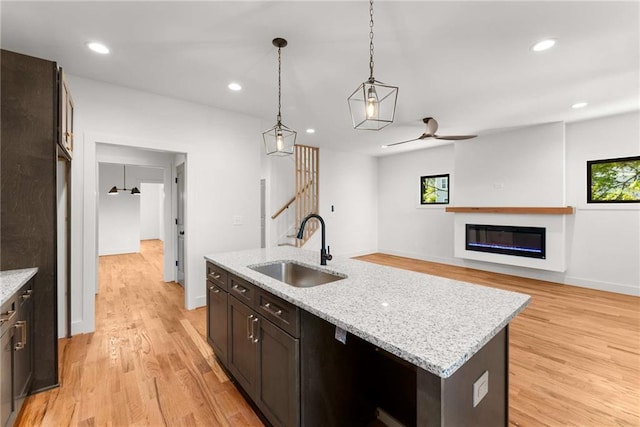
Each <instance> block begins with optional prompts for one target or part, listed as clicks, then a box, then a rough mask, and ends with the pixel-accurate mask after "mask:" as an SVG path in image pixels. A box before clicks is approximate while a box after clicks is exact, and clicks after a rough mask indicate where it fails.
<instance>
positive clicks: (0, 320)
mask: <svg viewBox="0 0 640 427" xmlns="http://www.w3.org/2000/svg"><path fill="white" fill-rule="evenodd" d="M15 315H16V311H15V310H8V311H7V312H6V313H5V314H3V315H2V316H0V325H2V324H3V323H4V322H8V321H9V320H11V319H13V316H15Z"/></svg>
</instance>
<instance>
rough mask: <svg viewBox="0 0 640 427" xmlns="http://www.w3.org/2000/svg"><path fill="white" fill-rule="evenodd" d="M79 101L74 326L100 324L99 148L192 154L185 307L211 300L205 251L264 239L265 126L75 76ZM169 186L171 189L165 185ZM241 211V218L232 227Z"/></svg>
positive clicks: (75, 165) (71, 81)
mask: <svg viewBox="0 0 640 427" xmlns="http://www.w3.org/2000/svg"><path fill="white" fill-rule="evenodd" d="M68 80H69V85H70V88H71V91H72V93H73V97H74V101H75V104H76V105H75V107H76V109H75V112H76V115H75V132H74V133H75V134H76V138H77V139H76V146H75V150H74V161H73V172H74V173H73V177H74V178H73V188H74V200H73V214H72V215H73V230H72V235H73V247H72V258H73V260H74V262H73V265H74V268H73V286H74V290H73V297H72V298H73V301H74V303H73V324H74V327H73V332H74V333H79V332H89V331H92V330H93V329H94V324H95V323H94V320H95V319H94V316H95V311H94V310H95V307H94V305H93V304H94V289H93V287H94V284H95V283H96V277H97V276H96V271H97V268H96V254H97V245H96V242H97V240H96V233H95V230H96V216H95V211H96V204H97V203H96V202H97V200H96V194H95V192H96V187H95V185H96V175H97V173H96V172H97V169H96V146H97V144H99V143H103V144H117V145H124V146H129V147H142V148H147V149H155V150H163V151H172V152H182V153H185V154H186V159H187V171H186V175H187V176H186V179H185V186H186V193H187V197H186V227H185V242H186V243H185V245H186V248H185V252H186V254H185V256H186V258H187V271H186V272H185V276H186V282H187V284H186V287H185V306H186V307H187V308H188V309H192V308H195V307H198V306H202V305H204V304H205V301H206V300H205V263H204V260H203V256H204V255H205V254H207V253H211V252H217V251H228V250H239V249H246V248H256V247H259V245H260V222H259V201H260V199H259V188H260V186H259V181H260V173H261V158H260V156H261V155H262V149H263V147H262V142H261V132H262V130H263V129H262V128H263V127H264V124H263V123H261V122H260V120H258V119H255V118H251V117H248V116H246V115H243V114H237V113H231V112H226V111H222V110H218V109H214V108H208V107H205V106H202V105H197V104H193V103H189V102H185V101H180V100H176V99H171V98H167V97H163V96H158V95H154V94H150V93H146V92H141V91H136V90H132V89H127V88H123V87H119V86H114V85H110V84H105V83H101V82H96V81H92V80H87V79H84V78H79V77H76V76H68ZM165 190H166V187H165ZM234 217H240V219H241V224H240V225H233V218H234Z"/></svg>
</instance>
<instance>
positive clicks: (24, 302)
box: [13, 288, 33, 400]
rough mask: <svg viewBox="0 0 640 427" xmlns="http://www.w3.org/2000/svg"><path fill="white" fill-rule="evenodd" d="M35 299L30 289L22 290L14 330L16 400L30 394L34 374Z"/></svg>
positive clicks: (14, 390)
mask: <svg viewBox="0 0 640 427" xmlns="http://www.w3.org/2000/svg"><path fill="white" fill-rule="evenodd" d="M32 301H33V298H32V297H31V290H30V289H24V288H23V289H22V290H21V291H20V293H19V296H18V302H17V304H18V317H17V320H16V326H15V328H14V330H15V332H14V346H13V350H14V355H13V381H14V383H13V392H14V396H15V399H18V400H19V399H23V398H24V397H25V396H26V395H27V394H28V393H29V387H30V385H31V375H32V372H33V352H32V345H31V330H32V329H33V302H32Z"/></svg>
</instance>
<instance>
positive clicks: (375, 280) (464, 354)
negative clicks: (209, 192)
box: [205, 247, 531, 378]
mask: <svg viewBox="0 0 640 427" xmlns="http://www.w3.org/2000/svg"><path fill="white" fill-rule="evenodd" d="M205 259H207V260H209V261H211V262H212V263H214V264H216V265H218V266H220V267H222V268H225V269H226V270H229V271H231V272H232V273H234V274H236V275H237V276H239V277H241V278H243V279H245V280H247V281H249V282H251V283H253V284H255V285H256V286H258V287H260V288H263V289H265V290H267V291H269V292H271V293H272V294H274V295H277V296H279V297H280V298H282V299H284V300H287V301H289V302H291V303H293V304H295V305H297V306H298V307H300V308H302V309H304V310H306V311H308V312H310V313H312V314H314V315H316V316H318V317H320V318H322V319H324V320H326V321H328V322H330V323H332V324H334V325H336V326H338V327H340V328H342V329H345V330H347V331H348V332H350V333H352V334H354V335H356V336H358V337H360V338H362V339H364V340H366V341H368V342H370V343H372V344H374V345H376V346H378V347H379V348H382V349H384V350H386V351H388V352H390V353H392V354H394V355H396V356H398V357H400V358H402V359H404V360H406V361H408V362H410V363H412V364H414V365H416V366H418V367H420V368H423V369H425V370H427V371H429V372H431V373H433V374H435V375H438V376H440V377H442V378H448V377H449V376H451V375H452V374H453V373H454V372H455V371H456V370H457V369H458V368H459V367H460V366H462V365H463V364H464V363H465V362H466V361H467V360H469V359H470V358H471V356H473V355H474V354H475V353H476V352H477V351H478V350H480V349H481V348H482V347H483V346H484V345H485V344H486V343H487V342H488V341H489V340H490V339H491V338H493V337H494V336H495V335H496V334H497V333H498V332H499V331H500V330H501V329H502V328H504V327H505V326H506V325H507V324H508V323H509V322H510V321H511V320H512V319H513V318H514V317H515V316H516V315H517V314H518V313H520V312H521V311H522V310H523V309H524V308H525V307H526V306H527V304H528V303H529V301H530V299H531V298H530V297H529V296H528V295H524V294H519V293H516V292H509V291H503V290H500V289H494V288H489V287H485V286H480V285H473V284H470V283H465V282H460V281H456V280H451V279H446V278H442V277H436V276H431V275H427V274H422V273H416V272H411V271H406V270H400V269H397V268H392V267H386V266H381V265H377V264H372V263H369V262H364V261H359V260H354V259H349V258H344V257H340V256H334V257H333V260H332V261H329V262H328V264H329V265H327V266H326V267H325V266H320V253H319V251H308V250H303V249H296V248H291V247H278V248H268V249H255V250H248V251H240V252H225V253H217V254H211V255H207V256H205ZM279 260H292V261H297V262H299V263H301V264H306V265H308V266H311V267H313V268H316V269H319V270H325V271H330V272H334V273H339V274H344V275H346V276H347V278H346V279H342V280H338V281H336V282H332V283H327V284H324V285H320V286H316V287H312V288H296V287H293V286H289V285H287V284H286V283H283V282H280V281H278V280H275V279H272V278H271V277H269V276H266V275H264V274H261V273H258V272H257V271H254V270H251V269H249V268H247V266H249V265H259V264H269V263H271V262H273V261H279Z"/></svg>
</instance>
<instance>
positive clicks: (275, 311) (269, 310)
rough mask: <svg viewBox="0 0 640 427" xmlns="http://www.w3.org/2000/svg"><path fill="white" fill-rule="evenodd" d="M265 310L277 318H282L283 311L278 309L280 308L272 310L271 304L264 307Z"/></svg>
mask: <svg viewBox="0 0 640 427" xmlns="http://www.w3.org/2000/svg"><path fill="white" fill-rule="evenodd" d="M263 307H264V308H265V310H267V311H268V312H269V313H271V314H273V315H276V316H282V310H281V309H279V308H278V306H276V308H275V309H273V308H271V303H269V302H268V303H266V304H265V305H264V306H263Z"/></svg>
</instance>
